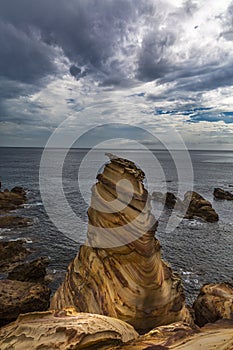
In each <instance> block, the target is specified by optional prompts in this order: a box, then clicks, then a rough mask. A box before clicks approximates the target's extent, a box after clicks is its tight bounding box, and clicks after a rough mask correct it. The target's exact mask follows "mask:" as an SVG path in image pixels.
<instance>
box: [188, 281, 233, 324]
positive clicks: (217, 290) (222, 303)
mask: <svg viewBox="0 0 233 350" xmlns="http://www.w3.org/2000/svg"><path fill="white" fill-rule="evenodd" d="M193 309H194V312H195V323H196V324H197V325H198V326H199V327H202V326H204V325H205V324H206V323H213V322H216V321H217V320H220V319H230V320H233V287H232V285H230V284H227V283H219V284H206V285H204V286H203V287H202V288H201V291H200V293H199V295H198V297H197V299H196V301H195V302H194V304H193Z"/></svg>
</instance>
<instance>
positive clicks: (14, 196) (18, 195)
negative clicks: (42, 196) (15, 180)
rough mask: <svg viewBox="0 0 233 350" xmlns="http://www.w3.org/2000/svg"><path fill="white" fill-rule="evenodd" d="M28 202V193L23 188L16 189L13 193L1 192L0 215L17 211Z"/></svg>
mask: <svg viewBox="0 0 233 350" xmlns="http://www.w3.org/2000/svg"><path fill="white" fill-rule="evenodd" d="M26 200H27V198H26V192H25V190H24V189H23V188H22V187H14V188H13V189H12V190H11V191H9V190H4V191H0V213H5V212H7V211H9V210H15V209H17V208H18V207H19V206H21V205H22V204H24V203H25V202H26Z"/></svg>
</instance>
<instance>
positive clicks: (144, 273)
mask: <svg viewBox="0 0 233 350" xmlns="http://www.w3.org/2000/svg"><path fill="white" fill-rule="evenodd" d="M109 157H110V162H109V164H107V165H106V166H105V168H104V171H103V173H102V174H99V175H98V176H97V179H98V182H97V183H96V184H95V185H94V186H93V188H92V200H91V206H90V208H89V210H88V217H89V223H88V234H87V244H86V245H83V246H81V248H80V251H79V253H78V255H77V256H76V258H75V259H74V261H72V262H71V264H70V265H69V268H68V272H67V274H66V277H65V280H64V282H63V284H62V285H61V287H60V288H59V289H58V291H57V292H56V293H55V295H54V297H53V299H52V302H51V309H62V308H64V307H69V306H73V307H75V309H76V310H77V311H82V312H91V313H97V314H102V315H108V316H112V317H116V318H119V319H121V320H124V321H126V322H128V323H130V324H131V325H133V326H134V327H135V328H136V329H137V330H138V331H140V332H144V331H146V330H149V329H152V328H153V327H156V326H158V325H163V324H169V323H172V322H176V321H179V320H186V321H187V322H190V321H191V317H190V314H189V312H188V310H187V309H186V307H185V303H184V293H183V289H182V286H181V281H180V277H179V276H178V275H177V274H175V273H174V272H173V271H172V270H171V268H170V267H169V266H168V265H167V264H166V263H165V262H163V260H162V259H161V253H160V244H159V241H158V240H157V239H156V238H155V231H156V227H157V222H156V220H155V218H154V216H153V215H152V214H151V206H150V201H149V196H148V192H147V190H146V189H145V187H144V185H143V179H144V176H145V175H144V173H143V172H142V171H141V170H140V169H138V168H137V167H136V165H135V164H134V163H133V162H130V161H128V160H125V159H122V158H117V157H114V156H112V155H109Z"/></svg>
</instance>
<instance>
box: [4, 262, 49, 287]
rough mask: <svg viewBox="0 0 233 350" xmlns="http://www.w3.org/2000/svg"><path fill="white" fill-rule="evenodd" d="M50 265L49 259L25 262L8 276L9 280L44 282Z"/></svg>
mask: <svg viewBox="0 0 233 350" xmlns="http://www.w3.org/2000/svg"><path fill="white" fill-rule="evenodd" d="M48 265H49V259H48V258H46V257H40V258H38V259H35V260H33V261H29V262H25V263H23V264H20V265H18V266H16V267H15V268H13V270H12V271H10V272H9V274H8V277H7V278H8V279H10V280H17V281H22V282H35V283H37V282H44V281H45V276H46V267H47V266H48Z"/></svg>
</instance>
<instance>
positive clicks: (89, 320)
mask: <svg viewBox="0 0 233 350" xmlns="http://www.w3.org/2000/svg"><path fill="white" fill-rule="evenodd" d="M137 337H138V334H137V332H136V331H135V330H134V329H133V327H132V326H130V325H129V324H127V323H125V322H123V321H120V320H117V319H115V318H111V317H107V316H101V315H94V314H87V313H77V312H76V311H75V310H74V309H66V310H62V311H56V312H55V311H48V312H35V313H31V314H26V315H21V316H19V318H18V319H17V320H16V321H15V322H14V323H11V324H10V325H8V326H6V327H4V328H2V329H1V330H0V348H1V350H10V349H14V350H21V349H30V350H37V349H44V350H57V349H60V350H66V349H80V350H81V349H86V350H88V349H99V350H101V349H103V350H104V349H105V350H106V349H109V348H110V347H112V346H116V345H120V344H123V343H125V342H128V341H130V340H133V339H136V338H137Z"/></svg>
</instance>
